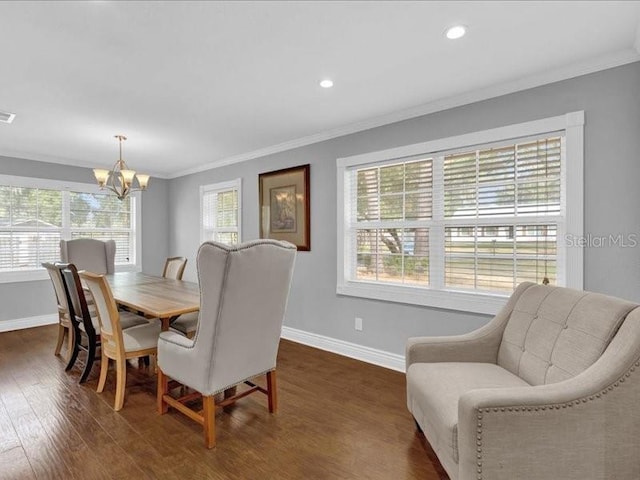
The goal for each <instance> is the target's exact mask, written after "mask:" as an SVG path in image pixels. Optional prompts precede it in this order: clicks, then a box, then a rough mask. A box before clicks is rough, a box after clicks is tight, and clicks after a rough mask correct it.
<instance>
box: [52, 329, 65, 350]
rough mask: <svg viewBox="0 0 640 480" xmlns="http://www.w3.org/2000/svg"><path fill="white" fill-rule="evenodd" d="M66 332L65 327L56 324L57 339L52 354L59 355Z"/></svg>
mask: <svg viewBox="0 0 640 480" xmlns="http://www.w3.org/2000/svg"><path fill="white" fill-rule="evenodd" d="M66 334H67V327H65V326H63V325H62V324H61V323H59V324H58V341H57V342H56V349H55V351H54V355H60V350H61V349H62V344H63V343H64V336H65V335H66Z"/></svg>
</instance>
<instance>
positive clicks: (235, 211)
mask: <svg viewBox="0 0 640 480" xmlns="http://www.w3.org/2000/svg"><path fill="white" fill-rule="evenodd" d="M200 199H201V200H200V202H201V241H203V242H204V241H207V240H213V241H216V242H221V243H227V244H236V243H238V242H240V225H241V221H240V216H241V208H240V203H241V192H240V179H237V180H234V181H231V182H223V183H218V184H214V185H207V186H204V187H201V192H200Z"/></svg>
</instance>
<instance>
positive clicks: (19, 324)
mask: <svg viewBox="0 0 640 480" xmlns="http://www.w3.org/2000/svg"><path fill="white" fill-rule="evenodd" d="M55 323H58V314H57V313H51V314H48V315H38V316H35V317H26V318H14V319H11V320H0V332H10V331H12V330H23V329H25V328H33V327H41V326H43V325H53V324H55Z"/></svg>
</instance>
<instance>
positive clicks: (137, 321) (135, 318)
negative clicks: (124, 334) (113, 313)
mask: <svg viewBox="0 0 640 480" xmlns="http://www.w3.org/2000/svg"><path fill="white" fill-rule="evenodd" d="M89 313H90V314H91V323H93V329H94V330H95V331H96V335H100V322H99V321H98V317H97V312H96V310H95V308H94V309H92V308H91V307H89ZM153 321H154V322H157V320H155V319H154V320H153ZM147 323H149V320H147V319H146V318H144V317H141V316H140V315H136V314H135V313H131V312H126V311H124V312H120V326H121V327H122V329H123V330H125V329H127V328H131V327H136V326H138V325H146V324H147ZM79 327H80V330H82V331H83V332H84V331H85V328H84V324H83V323H81V324H80V325H79Z"/></svg>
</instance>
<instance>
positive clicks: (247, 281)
mask: <svg viewBox="0 0 640 480" xmlns="http://www.w3.org/2000/svg"><path fill="white" fill-rule="evenodd" d="M295 255H296V247H295V246H294V245H291V244H290V243H286V242H277V241H275V240H258V241H253V242H248V243H244V244H241V245H235V246H229V245H224V244H221V243H215V242H206V243H204V244H202V245H201V247H200V250H199V251H198V260H197V264H198V276H199V278H200V296H201V299H200V321H199V323H198V331H197V333H196V336H195V337H194V338H193V339H188V338H185V337H184V336H182V335H180V334H178V333H176V332H172V331H169V332H162V334H161V335H160V340H159V341H158V410H159V412H160V413H165V412H166V411H167V409H168V407H169V406H171V407H174V408H176V409H177V410H179V411H180V412H182V413H184V414H186V415H188V416H189V417H190V418H192V419H194V420H196V421H198V422H199V423H201V424H203V425H204V431H205V443H206V445H207V447H208V448H212V447H214V446H215V427H214V425H215V407H216V406H218V407H223V406H226V405H230V404H231V403H233V402H235V401H236V400H238V399H239V398H241V397H244V396H245V395H247V394H248V393H252V392H254V391H260V392H263V393H266V394H267V395H268V402H269V411H270V412H275V411H276V409H277V401H276V383H275V382H276V355H277V353H278V345H279V342H280V332H281V329H282V322H283V319H284V314H285V309H286V304H287V298H288V295H289V287H290V284H291V277H292V274H293V265H294V261H295ZM264 374H266V376H267V388H266V389H265V388H262V387H259V386H257V385H255V384H254V383H252V382H251V381H250V380H251V379H252V378H254V377H257V376H259V375H264ZM169 378H171V379H173V380H176V381H178V382H179V383H181V384H183V385H185V386H187V387H190V388H192V389H194V390H196V391H197V392H199V394H201V395H202V402H203V410H204V412H203V414H200V413H198V412H195V411H193V410H191V409H189V408H188V407H187V406H186V405H184V403H183V402H186V401H189V400H193V399H194V394H188V395H186V396H185V397H183V398H179V399H176V398H174V397H172V396H171V395H170V394H169V392H168V386H167V385H168V380H169ZM243 383H244V384H247V385H248V386H249V389H248V390H246V391H244V392H241V393H238V394H237V395H235V386H236V385H239V384H243ZM220 392H225V393H228V392H232V393H231V396H230V395H225V396H226V397H228V398H226V399H225V400H224V401H222V402H220V403H219V404H218V405H216V404H215V401H214V395H216V394H217V393H220ZM196 395H198V394H196Z"/></svg>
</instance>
